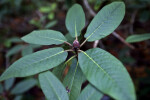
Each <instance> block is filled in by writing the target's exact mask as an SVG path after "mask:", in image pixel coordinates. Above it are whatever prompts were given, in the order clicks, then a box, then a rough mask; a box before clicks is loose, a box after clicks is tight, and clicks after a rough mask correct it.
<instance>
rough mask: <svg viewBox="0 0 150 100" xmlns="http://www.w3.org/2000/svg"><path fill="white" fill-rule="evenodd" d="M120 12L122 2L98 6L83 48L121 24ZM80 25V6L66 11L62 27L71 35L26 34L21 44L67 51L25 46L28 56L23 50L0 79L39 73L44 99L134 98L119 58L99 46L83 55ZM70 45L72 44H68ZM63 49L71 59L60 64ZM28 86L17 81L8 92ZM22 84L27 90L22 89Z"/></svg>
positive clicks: (129, 99)
mask: <svg viewBox="0 0 150 100" xmlns="http://www.w3.org/2000/svg"><path fill="white" fill-rule="evenodd" d="M44 9H45V8H44ZM46 9H47V8H46ZM42 11H43V10H42ZM44 11H49V10H44ZM124 14H125V5H124V3H123V2H113V3H111V4H109V5H107V6H105V7H104V8H102V10H101V11H99V12H98V14H97V15H96V16H95V17H94V19H93V20H92V22H91V23H90V25H89V26H88V28H87V31H86V34H85V36H84V37H85V38H86V39H85V41H83V42H82V44H81V46H82V45H84V43H85V42H86V41H95V40H98V39H102V38H104V37H106V36H107V35H109V34H110V33H111V32H113V31H114V30H115V29H116V28H117V27H118V25H119V24H120V23H121V21H122V19H123V17H124ZM84 26H85V15H84V12H83V9H82V7H81V6H80V5H78V4H75V5H73V6H72V7H71V8H70V10H69V11H68V13H67V17H66V27H67V29H68V31H69V34H67V35H66V36H63V35H62V33H60V32H57V31H53V30H39V31H33V32H31V33H30V34H28V35H26V36H24V37H23V38H22V40H24V41H25V42H27V43H31V44H39V45H52V44H55V45H59V44H62V43H66V44H68V45H67V46H70V49H69V50H64V49H63V48H61V47H55V48H49V49H46V50H41V51H38V52H35V53H32V48H33V47H32V46H31V45H28V46H27V47H28V48H26V50H27V52H25V51H23V52H22V55H23V57H22V58H21V59H19V60H18V61H16V62H15V63H13V64H12V65H11V66H10V67H9V68H8V69H7V70H6V71H5V72H4V73H3V74H2V75H1V77H0V81H3V80H6V79H9V78H13V77H26V76H31V75H35V74H39V73H40V74H39V78H38V79H39V82H40V86H41V89H42V91H43V93H44V95H45V96H46V98H47V100H69V99H70V100H76V99H77V100H99V99H101V98H102V96H103V94H106V95H108V96H110V97H112V98H113V99H117V100H135V99H136V96H135V90H134V86H133V83H132V80H131V78H130V76H129V74H128V72H127V70H126V69H125V67H124V66H123V64H122V63H121V62H120V61H119V60H118V59H116V58H115V57H114V56H112V55H111V54H110V53H108V52H107V51H104V50H102V49H100V48H93V49H90V50H87V51H85V52H84V51H82V50H80V47H81V46H80V43H79V42H80V41H78V40H80V39H78V36H79V35H80V33H81V30H82V29H83V27H84ZM72 39H75V40H72ZM67 41H68V42H67ZM73 41H74V42H73ZM72 42H73V44H71V43H72ZM77 45H78V46H77ZM63 47H64V45H63ZM64 48H65V47H64ZM67 51H72V54H74V56H72V57H70V58H69V57H68V58H69V59H68V60H67V61H66V62H64V61H65V60H66V58H67V55H68V53H67ZM30 53H32V54H30ZM52 68H53V69H52ZM50 69H52V72H51V70H50ZM43 71H46V72H43ZM86 80H87V81H88V82H89V85H88V86H87V87H86V88H84V89H83V90H81V86H82V84H83V82H85V81H86ZM30 82H31V83H30ZM32 82H33V80H32V81H31V80H25V81H23V82H21V83H18V84H17V86H15V88H13V90H12V91H11V93H13V94H18V93H22V92H25V91H26V90H28V88H29V87H30V88H31V87H33V86H34V84H32ZM61 82H62V83H63V84H62V83H61ZM28 83H29V84H28ZM33 83H34V82H33ZM20 84H21V85H20ZM22 84H23V85H22ZM23 86H26V87H24V88H21V87H23ZM65 87H66V89H65ZM81 91H82V92H81ZM67 92H68V93H67ZM80 92H81V94H80Z"/></svg>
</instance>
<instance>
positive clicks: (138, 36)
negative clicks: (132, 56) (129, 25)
mask: <svg viewBox="0 0 150 100" xmlns="http://www.w3.org/2000/svg"><path fill="white" fill-rule="evenodd" d="M148 39H150V33H145V34H134V35H131V36H129V37H128V38H127V39H126V42H129V43H134V42H141V41H144V40H148Z"/></svg>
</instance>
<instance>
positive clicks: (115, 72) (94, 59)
mask: <svg viewBox="0 0 150 100" xmlns="http://www.w3.org/2000/svg"><path fill="white" fill-rule="evenodd" d="M78 59H79V65H80V67H81V69H82V72H83V73H84V75H85V76H86V78H87V80H88V81H89V82H90V83H91V84H92V85H93V86H95V87H96V88H97V89H99V90H100V91H101V92H103V93H104V94H107V95H109V96H111V97H113V98H114V99H117V100H135V99H136V97H135V90H134V86H133V83H132V80H131V78H130V76H129V74H128V72H127V70H126V69H125V67H124V66H123V65H122V63H121V62H120V61H119V60H117V59H116V58H115V57H114V56H112V55H111V54H109V53H108V52H106V51H104V50H102V49H100V48H94V49H90V50H88V51H86V52H83V51H82V52H81V53H79V58H78Z"/></svg>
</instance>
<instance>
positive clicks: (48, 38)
mask: <svg viewBox="0 0 150 100" xmlns="http://www.w3.org/2000/svg"><path fill="white" fill-rule="evenodd" d="M21 39H22V40H24V41H25V42H27V43H31V44H39V45H52V44H62V43H64V42H65V41H67V40H66V38H65V37H64V36H63V34H62V33H60V32H58V31H53V30H38V31H33V32H31V33H30V34H28V35H26V36H24V37H22V38H21Z"/></svg>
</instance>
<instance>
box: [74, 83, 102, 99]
mask: <svg viewBox="0 0 150 100" xmlns="http://www.w3.org/2000/svg"><path fill="white" fill-rule="evenodd" d="M102 97H103V93H101V92H100V91H98V90H97V89H96V88H95V87H94V86H92V85H91V84H88V85H87V86H86V87H85V88H84V90H82V92H81V94H80V96H79V97H78V99H77V100H101V98H102Z"/></svg>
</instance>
